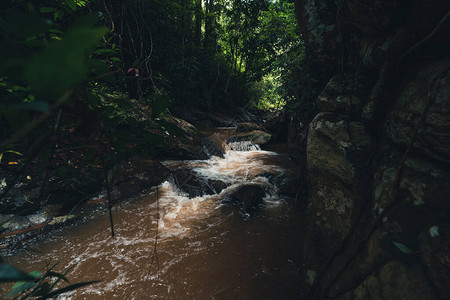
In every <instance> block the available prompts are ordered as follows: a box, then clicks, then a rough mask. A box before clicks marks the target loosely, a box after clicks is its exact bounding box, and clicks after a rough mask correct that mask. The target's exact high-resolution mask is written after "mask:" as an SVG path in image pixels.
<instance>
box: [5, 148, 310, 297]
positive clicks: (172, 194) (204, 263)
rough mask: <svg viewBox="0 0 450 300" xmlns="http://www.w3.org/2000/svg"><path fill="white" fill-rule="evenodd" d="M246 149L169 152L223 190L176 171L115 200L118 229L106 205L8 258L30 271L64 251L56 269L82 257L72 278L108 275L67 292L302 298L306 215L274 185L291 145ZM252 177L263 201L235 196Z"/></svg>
mask: <svg viewBox="0 0 450 300" xmlns="http://www.w3.org/2000/svg"><path fill="white" fill-rule="evenodd" d="M234 146H236V145H234ZM247 148H248V147H247ZM249 149H250V151H234V150H228V151H226V153H225V155H224V157H222V158H220V157H217V156H212V157H210V158H209V159H207V160H191V161H164V162H163V164H164V165H165V166H166V167H168V168H169V169H171V170H173V171H175V170H177V169H178V170H179V169H180V168H183V169H188V170H191V171H192V172H193V173H194V174H196V176H198V178H203V179H204V180H213V181H215V182H222V183H225V185H223V186H224V187H225V188H223V189H222V190H221V191H220V193H217V194H214V193H213V194H211V195H203V196H198V197H191V198H189V197H188V195H187V193H184V192H182V191H181V190H180V189H178V188H177V187H176V184H175V180H176V179H174V178H172V180H169V181H166V182H164V183H162V184H161V185H160V186H159V187H158V189H156V188H154V189H152V190H151V192H150V193H148V194H146V195H143V196H140V197H138V198H134V199H130V200H128V201H125V202H122V203H120V204H118V205H116V206H114V208H113V216H114V228H115V232H116V236H115V238H111V232H110V224H109V219H108V214H106V213H105V212H104V210H102V213H96V214H95V215H94V216H93V217H91V218H90V220H88V221H86V222H84V223H81V224H79V225H77V226H75V227H71V228H66V229H63V230H59V231H58V232H55V233H53V234H52V235H51V237H49V238H48V239H47V240H45V241H43V242H42V243H40V244H38V246H37V249H39V251H41V252H42V253H38V252H35V251H26V252H23V253H18V254H17V253H16V254H15V255H13V256H9V257H5V260H6V261H7V262H8V263H11V264H14V265H19V266H22V267H23V268H25V266H26V270H27V271H33V270H45V268H46V267H47V266H49V265H52V264H54V263H56V262H58V261H60V263H59V265H58V267H57V269H59V270H61V269H63V268H68V267H69V266H72V265H75V267H74V269H73V270H72V271H70V273H69V274H68V275H67V277H68V278H69V279H70V280H71V282H72V283H75V282H81V281H87V280H101V282H100V283H97V284H93V285H90V286H88V287H84V288H81V289H78V290H76V291H74V292H69V293H66V294H64V296H62V297H60V299H298V298H299V297H300V294H299V293H300V291H299V288H298V287H299V282H301V274H302V272H301V270H302V252H303V250H302V248H303V237H302V236H303V231H304V230H303V227H304V224H303V223H302V222H303V221H301V220H303V217H302V215H301V214H302V213H301V212H299V210H298V209H296V208H295V206H296V205H295V199H293V198H289V197H287V196H282V195H279V193H278V188H277V186H276V184H277V183H279V182H280V180H281V181H282V180H283V176H286V175H287V174H289V172H293V170H292V167H293V166H294V165H293V164H292V163H291V162H290V160H289V159H288V158H287V156H286V155H285V154H280V153H277V152H272V151H267V150H260V149H259V147H257V146H254V147H249ZM270 178H278V179H279V180H271V179H270ZM178 184H180V183H178ZM249 185H250V186H253V187H254V186H259V187H261V190H262V191H264V194H265V195H264V196H263V198H262V199H261V202H260V203H259V204H257V205H255V206H254V207H250V206H249V207H244V208H243V206H242V205H241V204H236V203H234V202H233V201H230V197H231V196H230V195H232V194H233V193H236V191H238V190H239V189H242V188H243V186H249ZM212 189H213V190H214V188H212ZM250 193H252V192H250ZM157 197H159V201H156V200H157ZM158 207H159V208H158ZM158 209H159V213H160V218H159V220H157V213H158ZM299 220H300V221H299ZM156 228H158V240H157V245H156V251H155V236H156Z"/></svg>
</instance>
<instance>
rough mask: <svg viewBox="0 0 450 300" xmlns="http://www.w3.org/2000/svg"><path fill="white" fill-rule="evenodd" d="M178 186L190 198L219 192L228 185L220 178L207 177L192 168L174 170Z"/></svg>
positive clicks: (173, 173)
mask: <svg viewBox="0 0 450 300" xmlns="http://www.w3.org/2000/svg"><path fill="white" fill-rule="evenodd" d="M172 175H173V177H174V180H175V184H176V186H177V187H178V188H179V189H180V190H181V191H182V192H184V193H186V194H188V195H189V197H190V198H194V197H201V196H203V195H212V194H219V193H220V192H221V191H222V190H223V189H225V188H226V187H227V185H226V184H225V183H224V182H223V181H220V180H213V179H206V178H203V177H201V176H199V175H198V174H197V173H196V172H195V171H193V170H191V169H176V170H174V171H172Z"/></svg>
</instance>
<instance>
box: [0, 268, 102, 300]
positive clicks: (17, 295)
mask: <svg viewBox="0 0 450 300" xmlns="http://www.w3.org/2000/svg"><path fill="white" fill-rule="evenodd" d="M56 266H57V264H54V265H53V266H52V267H50V268H49V269H48V270H47V271H45V272H44V273H42V272H41V271H33V272H30V273H28V274H27V273H24V272H23V271H21V270H19V269H17V268H15V267H13V266H11V265H8V264H4V263H0V282H11V281H13V282H14V281H16V283H15V284H14V285H13V286H12V289H11V292H9V294H8V295H6V298H11V297H14V299H32V298H33V299H35V298H38V299H50V298H54V297H56V296H58V295H61V294H63V293H66V292H69V291H73V290H75V289H78V288H80V287H83V286H86V285H90V284H94V283H97V282H99V281H86V282H80V283H75V284H70V281H69V280H68V279H67V277H66V275H67V273H68V272H69V271H70V270H71V269H72V268H73V266H72V267H69V268H68V269H67V270H66V271H65V272H64V273H59V272H55V271H54V268H55V267H56ZM61 280H63V281H65V282H66V283H69V285H67V286H65V287H62V288H56V287H57V285H58V284H59V282H60V281H61Z"/></svg>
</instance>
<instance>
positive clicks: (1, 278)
mask: <svg viewBox="0 0 450 300" xmlns="http://www.w3.org/2000/svg"><path fill="white" fill-rule="evenodd" d="M21 280H22V281H32V280H34V277H33V276H31V275H29V274H27V273H25V272H23V271H21V270H19V269H17V268H16V267H13V266H11V265H8V264H3V263H0V282H15V281H21Z"/></svg>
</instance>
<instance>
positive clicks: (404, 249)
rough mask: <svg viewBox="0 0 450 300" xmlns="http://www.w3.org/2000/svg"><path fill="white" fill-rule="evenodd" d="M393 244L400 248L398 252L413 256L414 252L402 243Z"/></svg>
mask: <svg viewBox="0 0 450 300" xmlns="http://www.w3.org/2000/svg"><path fill="white" fill-rule="evenodd" d="M392 243H394V245H395V247H397V248H398V250H400V251H401V252H403V253H405V254H411V253H412V252H413V251H412V250H411V249H410V248H408V247H407V246H405V245H403V244H401V243H397V242H396V241H392Z"/></svg>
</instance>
